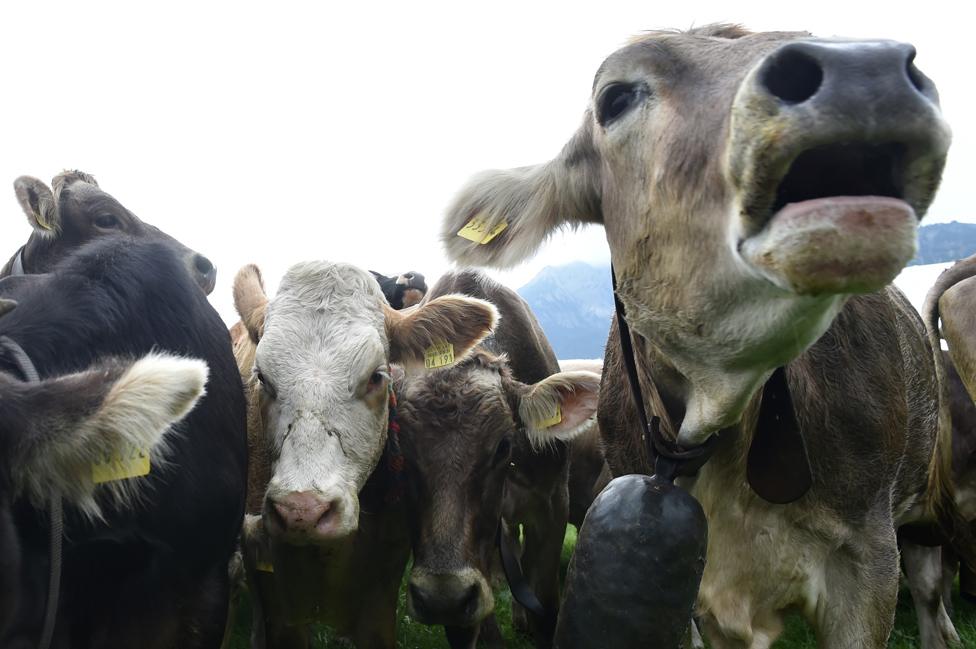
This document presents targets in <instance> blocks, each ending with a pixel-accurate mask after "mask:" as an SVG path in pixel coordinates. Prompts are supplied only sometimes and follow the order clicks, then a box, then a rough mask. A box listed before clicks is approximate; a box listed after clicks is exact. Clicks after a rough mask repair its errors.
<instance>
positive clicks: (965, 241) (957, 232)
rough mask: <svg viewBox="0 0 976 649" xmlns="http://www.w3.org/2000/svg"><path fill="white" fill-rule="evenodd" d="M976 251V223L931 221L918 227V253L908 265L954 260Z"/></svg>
mask: <svg viewBox="0 0 976 649" xmlns="http://www.w3.org/2000/svg"><path fill="white" fill-rule="evenodd" d="M974 252H976V224H973V223H959V222H958V221H952V222H951V223H933V224H932V225H923V226H922V227H920V228H919V229H918V254H917V255H916V256H915V259H912V260H911V261H910V262H908V265H909V266H922V265H925V264H938V263H941V262H944V261H956V260H957V259H962V258H963V257H968V256H969V255H971V254H973V253H974Z"/></svg>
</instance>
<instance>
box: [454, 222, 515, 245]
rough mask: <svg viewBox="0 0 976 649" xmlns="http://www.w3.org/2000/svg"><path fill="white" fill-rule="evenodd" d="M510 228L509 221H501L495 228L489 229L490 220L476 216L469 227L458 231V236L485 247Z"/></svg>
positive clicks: (469, 223) (466, 226)
mask: <svg viewBox="0 0 976 649" xmlns="http://www.w3.org/2000/svg"><path fill="white" fill-rule="evenodd" d="M507 227H508V221H499V222H498V223H496V224H495V227H493V228H491V229H488V219H484V218H482V217H480V216H476V217H474V218H473V219H471V220H470V221H468V223H467V225H465V226H464V227H463V228H461V229H460V230H458V233H457V235H458V236H459V237H462V238H464V239H467V240H468V241H474V242H475V243H478V244H481V245H484V244H486V243H488V242H489V241H491V240H492V239H494V238H495V237H497V236H498V233H499V232H501V231H502V230H504V229H505V228H507Z"/></svg>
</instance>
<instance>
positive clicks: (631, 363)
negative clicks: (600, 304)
mask: <svg viewBox="0 0 976 649" xmlns="http://www.w3.org/2000/svg"><path fill="white" fill-rule="evenodd" d="M610 277H611V279H612V281H613V301H614V307H615V310H616V316H617V334H618V336H619V338H620V352H621V355H622V356H623V359H624V368H625V369H626V371H627V382H628V383H629V384H630V390H631V393H632V395H633V399H634V403H635V404H636V405H637V416H638V418H639V421H640V425H641V438H642V439H643V440H644V443H645V444H646V445H647V456H648V458H653V459H654V475H655V476H658V477H660V478H663V479H665V480H667V481H669V482H674V479H675V478H676V477H677V476H678V475H679V474H682V475H691V474H694V473H695V472H696V471H697V470H698V469H699V468H701V466H702V465H703V464H704V463H705V462H706V461H707V460H708V458H709V456H710V455H711V453H712V451H713V450H714V448H715V444H716V443H717V437H716V436H715V435H712V436H711V437H709V438H708V440H707V441H706V442H705V443H703V444H700V445H698V446H692V447H689V448H685V447H683V446H681V445H680V444H678V443H677V442H675V441H673V438H675V437H676V435H677V428H676V427H675V424H674V423H673V422H674V420H673V419H672V418H671V417H670V415H669V414H668V412H667V408H665V406H664V402H663V400H662V399H661V395H660V394H659V393H658V391H657V386H656V385H655V384H654V381H649V387H650V393H651V398H652V400H651V403H652V404H654V407H655V410H656V411H657V412H655V413H654V416H652V417H651V418H650V419H649V418H648V416H647V410H646V409H645V407H644V393H643V391H642V390H641V384H640V377H639V376H638V374H637V357H636V356H635V355H634V344H633V339H632V338H631V333H630V327H629V326H628V325H627V317H626V312H625V309H624V305H623V302H621V301H620V295H619V293H618V292H617V273H616V272H615V271H614V269H613V265H611V266H610ZM662 417H664V418H665V421H666V424H667V429H668V432H669V433H670V434H671V437H668V436H665V435H664V434H663V433H662V432H661V418H662Z"/></svg>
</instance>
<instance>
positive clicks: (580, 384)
mask: <svg viewBox="0 0 976 649" xmlns="http://www.w3.org/2000/svg"><path fill="white" fill-rule="evenodd" d="M599 398H600V375H599V374H595V373H593V372H584V371H578V372H559V373H558V374H553V375H552V376H549V377H547V378H545V379H543V380H541V381H539V382H538V383H536V384H535V385H532V386H527V389H525V390H524V392H523V393H522V394H521V395H520V396H519V412H518V414H519V420H521V422H522V425H523V427H524V428H525V432H526V435H528V438H529V442H531V443H532V446H534V447H536V448H538V447H541V446H545V445H546V444H547V443H549V442H552V441H555V440H557V439H558V440H562V441H564V442H568V441H570V440H572V439H573V438H574V437H576V436H577V435H579V434H580V433H581V432H583V430H584V429H585V428H586V426H587V424H588V423H590V420H591V418H592V417H593V416H594V415H595V414H596V408H597V402H598V401H599Z"/></svg>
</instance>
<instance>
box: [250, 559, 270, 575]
mask: <svg viewBox="0 0 976 649" xmlns="http://www.w3.org/2000/svg"><path fill="white" fill-rule="evenodd" d="M254 567H255V568H257V569H258V571H259V572H270V573H272V574H274V566H273V565H271V562H270V561H258V562H257V563H256V564H254Z"/></svg>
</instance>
